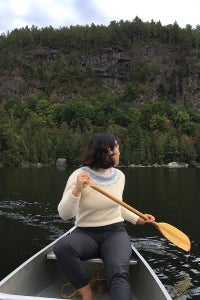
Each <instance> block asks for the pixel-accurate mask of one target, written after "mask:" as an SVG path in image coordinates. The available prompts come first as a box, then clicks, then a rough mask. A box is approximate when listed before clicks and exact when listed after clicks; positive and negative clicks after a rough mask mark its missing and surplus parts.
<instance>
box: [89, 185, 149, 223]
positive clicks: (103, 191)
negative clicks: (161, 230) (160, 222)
mask: <svg viewBox="0 0 200 300" xmlns="http://www.w3.org/2000/svg"><path fill="white" fill-rule="evenodd" d="M88 185H89V186H90V187H91V188H93V189H94V190H96V191H98V192H100V193H101V194H103V195H104V196H106V197H108V198H110V199H111V200H113V201H115V202H116V203H118V204H119V205H121V206H123V207H125V208H127V209H128V210H130V211H131V212H133V213H135V214H136V215H138V216H139V217H141V218H142V219H144V220H148V217H147V216H146V215H144V214H143V213H141V212H140V211H138V210H137V209H135V208H133V207H132V206H130V205H129V204H127V203H125V202H123V201H122V200H120V199H118V198H117V197H115V196H113V195H111V194H110V193H108V192H107V191H105V190H103V189H102V188H100V187H99V186H97V185H96V184H94V183H93V182H91V181H90V182H89V184H88Z"/></svg>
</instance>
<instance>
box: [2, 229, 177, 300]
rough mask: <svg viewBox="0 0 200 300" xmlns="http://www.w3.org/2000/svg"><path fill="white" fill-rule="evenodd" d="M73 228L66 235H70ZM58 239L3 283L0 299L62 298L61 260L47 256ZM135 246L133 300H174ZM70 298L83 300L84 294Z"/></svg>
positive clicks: (105, 299) (100, 297) (103, 298)
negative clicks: (135, 261)
mask: <svg viewBox="0 0 200 300" xmlns="http://www.w3.org/2000/svg"><path fill="white" fill-rule="evenodd" d="M73 229H74V228H72V229H71V230H69V231H68V232H67V233H66V234H70V233H71V231H72V230H73ZM60 238H62V236H61V237H60ZM57 240H58V239H57ZM57 240H56V241H57ZM56 241H54V242H53V243H51V244H49V245H48V246H47V247H45V248H43V249H42V250H41V251H39V252H38V253H36V254H35V255H33V256H32V257H31V258H29V259H28V260H27V261H25V262H24V263H23V264H22V265H21V266H19V267H18V268H17V269H16V270H14V271H13V272H12V273H10V274H9V275H8V276H7V277H5V278H4V279H3V280H2V281H1V282H0V300H25V299H26V300H44V299H46V300H47V299H51V300H52V298H53V299H62V296H61V287H62V286H63V284H65V283H66V278H65V277H64V276H63V273H62V271H61V269H60V267H59V265H58V263H57V260H56V259H48V258H47V257H48V254H49V253H51V252H52V251H53V248H54V245H55V243H56ZM132 248H133V255H134V256H136V257H137V261H138V263H137V265H135V263H133V264H131V265H130V282H131V286H132V288H133V293H134V294H133V299H134V300H146V299H150V300H151V299H152V300H172V298H171V297H170V295H169V294H168V292H167V291H166V289H165V287H164V286H163V284H162V283H161V281H160V280H159V279H158V277H157V276H156V274H155V273H154V271H153V270H152V269H151V267H150V266H149V265H148V263H147V262H146V260H145V259H144V258H143V257H142V255H141V254H140V253H139V252H138V251H137V250H136V249H135V247H134V246H133V245H132ZM86 264H87V267H90V266H91V264H92V266H94V264H96V262H86ZM95 268H96V267H95ZM72 291H73V290H72V288H71V287H70V286H69V290H66V293H68V295H70V294H71V293H72ZM96 298H97V300H109V295H108V293H107V292H105V293H102V294H100V293H98V294H97V295H96ZM69 299H74V300H75V299H79V300H80V297H73V298H69Z"/></svg>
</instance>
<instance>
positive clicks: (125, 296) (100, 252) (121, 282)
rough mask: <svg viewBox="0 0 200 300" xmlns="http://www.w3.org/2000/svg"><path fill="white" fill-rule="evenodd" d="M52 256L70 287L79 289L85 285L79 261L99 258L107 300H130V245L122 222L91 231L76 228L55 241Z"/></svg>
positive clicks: (86, 281)
mask: <svg viewBox="0 0 200 300" xmlns="http://www.w3.org/2000/svg"><path fill="white" fill-rule="evenodd" d="M54 251H55V254H56V257H57V260H58V262H59V263H60V265H61V266H62V268H63V270H64V274H65V275H66V277H67V279H68V280H69V281H70V282H71V284H72V285H73V286H74V287H75V288H76V289H80V288H81V287H83V286H85V285H87V284H88V282H89V278H88V273H87V270H86V268H85V267H84V265H83V263H82V261H84V260H87V259H91V258H96V257H101V258H102V259H103V262H104V267H105V272H106V279H107V284H108V288H109V293H110V299H111V300H131V299H132V291H131V287H130V284H129V259H130V257H131V252H132V250H131V243H130V239H129V236H128V234H127V232H126V230H125V229H124V226H123V223H117V224H112V225H108V226H102V227H94V228H80V227H78V228H76V229H75V231H73V232H72V234H69V235H67V236H65V237H63V238H62V239H60V240H58V242H57V243H56V245H55V249H54Z"/></svg>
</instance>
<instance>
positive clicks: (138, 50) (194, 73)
mask: <svg viewBox="0 0 200 300" xmlns="http://www.w3.org/2000/svg"><path fill="white" fill-rule="evenodd" d="M199 57H200V50H199V49H197V48H195V49H194V50H193V49H192V48H191V49H190V50H189V51H185V52H184V51H181V52H180V51H179V50H178V49H177V48H176V47H173V46H169V45H167V46H166V45H164V44H149V45H142V44H132V45H130V46H129V48H128V49H127V48H123V47H116V46H115V47H109V48H102V49H100V50H98V51H93V52H92V53H90V54H88V53H87V54H84V53H83V51H81V52H80V53H79V52H77V51H76V52H75V53H72V52H67V51H61V50H60V49H59V50H56V49H50V48H44V47H42V48H41V47H38V48H34V49H31V50H30V49H29V50H23V51H19V50H18V51H13V52H10V53H9V54H8V55H7V61H6V62H5V65H7V67H4V69H3V70H1V74H0V101H3V100H7V99H9V98H11V97H13V96H16V95H17V96H19V97H21V98H22V99H23V100H24V101H26V99H27V97H29V96H30V95H34V94H38V93H41V92H42V93H45V94H47V95H48V96H49V97H50V98H56V100H57V101H59V102H65V101H67V99H69V98H70V97H71V96H73V95H79V96H81V95H84V96H87V95H90V96H91V95H92V94H93V95H95V93H96V92H97V90H106V91H109V92H111V93H112V94H114V95H115V94H116V95H118V96H120V97H121V98H122V99H123V98H126V100H127V99H128V101H131V102H133V104H134V105H135V106H140V105H142V104H143V103H145V102H146V101H149V100H157V99H158V98H161V97H167V98H169V99H170V101H172V102H174V103H182V104H190V105H193V106H195V107H197V108H200V59H199Z"/></svg>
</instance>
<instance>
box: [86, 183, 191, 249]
mask: <svg viewBox="0 0 200 300" xmlns="http://www.w3.org/2000/svg"><path fill="white" fill-rule="evenodd" d="M89 186H90V187H92V188H93V189H95V190H96V191H98V192H100V193H101V194H103V195H104V196H106V197H108V198H110V199H112V200H113V201H115V202H117V203H118V204H120V205H122V206H124V207H125V208H127V209H128V210H130V211H132V212H133V213H135V214H136V215H138V216H139V217H141V218H143V219H144V220H148V217H147V216H146V215H144V214H143V213H141V212H139V211H138V210H137V209H135V208H133V207H132V206H130V205H128V204H127V203H125V202H123V201H122V200H119V199H118V198H117V197H115V196H113V195H111V194H109V193H108V192H107V191H105V190H103V189H102V188H100V187H99V186H97V185H96V184H94V183H93V182H91V181H90V182H89ZM151 224H152V225H154V226H155V227H156V228H157V229H158V230H159V231H160V232H161V233H162V234H163V235H164V237H165V238H167V239H168V240H169V241H170V242H172V243H173V244H175V245H176V246H177V247H179V248H181V249H183V250H185V251H190V248H191V243H190V240H189V238H188V236H187V235H185V234H184V233H183V232H182V231H180V230H179V229H177V228H176V227H174V226H172V225H170V224H167V223H163V222H162V223H161V222H159V223H158V222H155V221H154V222H152V223H151Z"/></svg>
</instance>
